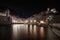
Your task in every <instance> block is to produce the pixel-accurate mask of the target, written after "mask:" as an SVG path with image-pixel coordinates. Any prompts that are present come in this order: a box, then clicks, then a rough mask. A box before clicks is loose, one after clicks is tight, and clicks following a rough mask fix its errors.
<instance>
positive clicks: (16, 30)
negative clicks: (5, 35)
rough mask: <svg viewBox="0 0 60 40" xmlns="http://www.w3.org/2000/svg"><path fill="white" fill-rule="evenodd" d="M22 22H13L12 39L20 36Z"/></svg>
mask: <svg viewBox="0 0 60 40" xmlns="http://www.w3.org/2000/svg"><path fill="white" fill-rule="evenodd" d="M24 26H25V25H24V24H13V26H12V27H13V39H18V36H20V33H21V31H23V29H24Z"/></svg>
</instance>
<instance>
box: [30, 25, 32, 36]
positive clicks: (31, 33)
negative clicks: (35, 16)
mask: <svg viewBox="0 0 60 40" xmlns="http://www.w3.org/2000/svg"><path fill="white" fill-rule="evenodd" d="M30 35H32V25H30Z"/></svg>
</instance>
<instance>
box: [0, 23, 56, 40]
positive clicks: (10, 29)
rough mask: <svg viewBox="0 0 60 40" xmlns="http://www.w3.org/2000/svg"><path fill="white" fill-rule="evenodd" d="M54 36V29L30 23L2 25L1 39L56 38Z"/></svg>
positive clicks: (38, 39) (30, 39)
mask: <svg viewBox="0 0 60 40" xmlns="http://www.w3.org/2000/svg"><path fill="white" fill-rule="evenodd" d="M48 33H49V34H48ZM52 36H53V38H52ZM50 37H51V38H50ZM54 38H55V36H54V35H53V33H52V31H51V30H49V29H48V28H46V27H40V26H37V25H28V24H13V25H0V40H56V38H55V39H54Z"/></svg>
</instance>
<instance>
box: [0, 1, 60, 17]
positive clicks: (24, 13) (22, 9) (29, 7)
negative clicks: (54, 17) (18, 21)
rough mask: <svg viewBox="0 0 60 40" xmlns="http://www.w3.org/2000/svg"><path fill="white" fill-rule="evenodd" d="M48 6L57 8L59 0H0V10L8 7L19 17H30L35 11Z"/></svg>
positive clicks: (37, 11)
mask: <svg viewBox="0 0 60 40" xmlns="http://www.w3.org/2000/svg"><path fill="white" fill-rule="evenodd" d="M48 7H50V8H56V9H58V10H59V7H60V6H59V1H54V0H50V1H49V0H48V1H47V0H46V1H45V0H39V1H38V0H37V1H26V0H22V1H18V0H13V1H11V0H10V1H6V0H5V1H0V11H3V10H6V9H9V10H10V11H11V14H12V15H16V16H20V17H26V18H27V17H30V16H31V15H33V14H35V13H39V12H41V11H42V10H46V9H47V8H48Z"/></svg>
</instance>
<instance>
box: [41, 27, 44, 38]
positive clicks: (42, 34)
mask: <svg viewBox="0 0 60 40" xmlns="http://www.w3.org/2000/svg"><path fill="white" fill-rule="evenodd" d="M40 36H41V38H43V37H44V27H40Z"/></svg>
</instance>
